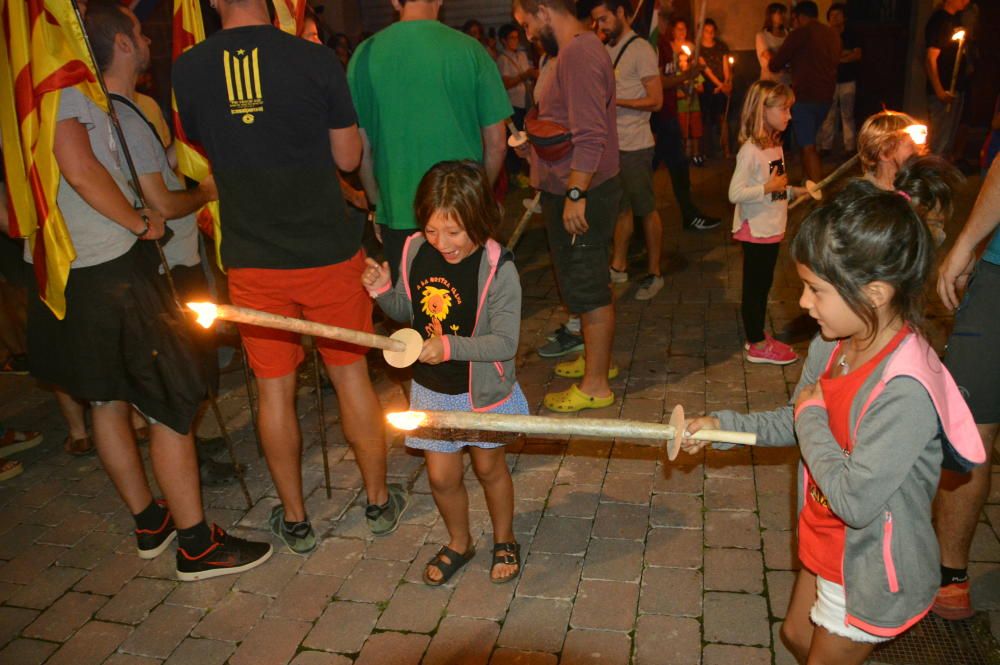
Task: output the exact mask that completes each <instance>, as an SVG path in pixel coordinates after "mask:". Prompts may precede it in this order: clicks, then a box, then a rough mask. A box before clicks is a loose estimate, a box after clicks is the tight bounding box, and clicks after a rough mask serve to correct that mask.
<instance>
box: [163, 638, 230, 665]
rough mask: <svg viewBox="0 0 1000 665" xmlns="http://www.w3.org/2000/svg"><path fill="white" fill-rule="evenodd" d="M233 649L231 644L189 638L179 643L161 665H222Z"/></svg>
mask: <svg viewBox="0 0 1000 665" xmlns="http://www.w3.org/2000/svg"><path fill="white" fill-rule="evenodd" d="M235 649H236V645H234V644H233V643H232V642H222V641H219V640H199V639H195V638H193V637H189V638H187V639H185V640H184V641H183V642H181V644H180V646H178V647H177V648H176V649H175V650H174V652H173V653H172V654H170V658H168V659H167V661H166V662H165V663H164V664H163V665H223V663H225V662H226V661H227V660H229V656H230V655H231V654H232V653H233V651H234V650H235Z"/></svg>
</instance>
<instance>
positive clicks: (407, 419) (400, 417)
mask: <svg viewBox="0 0 1000 665" xmlns="http://www.w3.org/2000/svg"><path fill="white" fill-rule="evenodd" d="M385 417H386V419H387V420H388V421H389V424H390V425H392V426H393V427H395V428H396V429H401V430H406V431H410V430H415V429H417V428H418V427H420V426H421V425H422V424H423V422H424V420H425V419H426V417H427V416H426V415H425V414H424V413H423V412H422V411H397V412H396V413H387V414H386V416H385Z"/></svg>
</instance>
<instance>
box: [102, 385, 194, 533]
mask: <svg viewBox="0 0 1000 665" xmlns="http://www.w3.org/2000/svg"><path fill="white" fill-rule="evenodd" d="M131 409H132V407H131V406H130V405H128V404H126V403H125V402H108V403H106V404H102V405H100V406H94V407H93V410H94V412H93V418H94V443H95V444H96V446H97V454H98V456H99V457H100V458H101V464H103V465H104V469H105V471H107V472H108V475H109V476H110V477H111V482H112V483H114V485H115V489H117V490H118V495H119V496H120V497H121V498H122V500H123V501H124V502H125V505H126V506H128V509H129V511H130V512H131V513H132V514H133V515H137V514H139V513H140V512H142V511H143V510H144V509H145V508H146V507H147V506H148V505H149V503H150V501H152V500H153V493H152V492H151V491H150V489H149V483H148V482H147V481H146V470H145V468H144V467H143V465H142V458H141V457H140V456H139V449H138V448H137V447H136V445H135V434H134V433H133V432H132V425H131V424H130V423H129V411H130V410H131ZM197 479H198V470H197V468H195V482H196V483H197ZM189 526H190V525H189Z"/></svg>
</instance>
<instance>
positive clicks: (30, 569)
mask: <svg viewBox="0 0 1000 665" xmlns="http://www.w3.org/2000/svg"><path fill="white" fill-rule="evenodd" d="M7 537H8V536H4V538H7ZM65 551H66V550H65V549H64V548H62V547H56V546H55V545H38V544H32V545H29V546H28V547H26V548H25V549H24V550H22V551H21V552H20V553H19V554H18V555H17V556H15V557H14V558H13V559H11V560H10V561H8V562H7V563H6V564H4V565H3V566H0V582H13V583H15V584H31V583H32V582H34V581H35V580H36V579H37V578H39V577H40V576H41V575H42V574H44V572H45V569H46V568H48V567H49V566H50V565H52V563H53V562H54V561H55V560H56V559H57V558H59V556H60V555H61V554H62V553H63V552H65Z"/></svg>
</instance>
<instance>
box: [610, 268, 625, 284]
mask: <svg viewBox="0 0 1000 665" xmlns="http://www.w3.org/2000/svg"><path fill="white" fill-rule="evenodd" d="M609 272H610V273H611V283H612V284H624V283H625V282H627V281H628V271H627V270H615V269H614V268H610V269H609Z"/></svg>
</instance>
